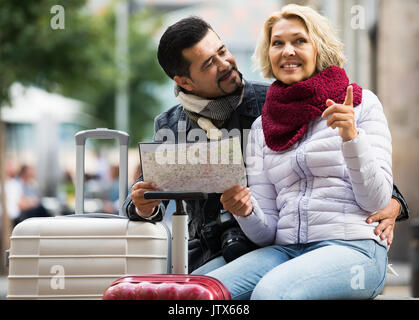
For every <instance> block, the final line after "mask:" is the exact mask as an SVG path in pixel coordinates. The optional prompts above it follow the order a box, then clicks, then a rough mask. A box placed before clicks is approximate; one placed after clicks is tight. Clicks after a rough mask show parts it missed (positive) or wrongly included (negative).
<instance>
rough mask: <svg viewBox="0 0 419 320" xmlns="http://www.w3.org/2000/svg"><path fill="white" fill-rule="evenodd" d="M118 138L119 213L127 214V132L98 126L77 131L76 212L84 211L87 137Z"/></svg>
mask: <svg viewBox="0 0 419 320" xmlns="http://www.w3.org/2000/svg"><path fill="white" fill-rule="evenodd" d="M88 138H92V139H116V140H118V141H119V215H120V216H123V215H125V214H124V213H123V211H122V205H123V203H124V200H125V198H126V196H127V193H128V142H129V135H128V134H127V133H126V132H123V131H118V130H110V129H106V128H98V129H93V130H84V131H80V132H78V133H76V135H75V139H76V207H75V213H76V214H82V213H84V157H85V154H84V153H85V145H86V139H88Z"/></svg>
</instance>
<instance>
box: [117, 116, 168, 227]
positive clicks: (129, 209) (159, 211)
mask: <svg viewBox="0 0 419 320" xmlns="http://www.w3.org/2000/svg"><path fill="white" fill-rule="evenodd" d="M161 118H162V116H160V117H159V116H157V117H156V119H155V120H154V137H153V141H158V140H159V138H160V137H159V136H158V134H159V132H160V128H161ZM140 181H143V175H140V177H139V178H138V179H137V181H135V182H134V184H136V183H138V182H140ZM134 184H133V185H134ZM131 193H132V186H131V188H130V189H129V190H128V196H127V198H126V199H125V201H124V204H123V206H122V209H123V212H125V213H126V215H127V217H128V218H129V219H130V220H133V221H147V222H156V221H162V220H163V216H164V213H165V206H167V204H168V203H169V202H168V201H167V202H162V203H161V204H160V205H159V206H158V207H157V208H156V211H155V212H154V213H153V217H152V218H151V219H146V218H142V217H140V216H139V215H138V214H137V212H136V210H135V205H134V203H133V202H132V199H131Z"/></svg>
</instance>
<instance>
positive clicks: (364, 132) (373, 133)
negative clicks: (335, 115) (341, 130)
mask: <svg viewBox="0 0 419 320" xmlns="http://www.w3.org/2000/svg"><path fill="white" fill-rule="evenodd" d="M358 107H361V108H362V109H361V111H360V115H359V119H358V121H357V129H358V136H357V137H356V138H355V139H353V140H350V141H346V142H343V144H342V152H343V157H344V159H345V162H346V166H347V168H348V172H349V177H350V181H351V184H352V190H353V192H354V194H355V199H356V201H357V203H358V205H359V206H360V207H361V208H362V209H364V210H365V211H368V212H376V211H379V210H381V209H383V208H385V207H386V206H387V205H388V203H389V201H390V199H391V195H392V192H393V175H392V159H391V154H392V147H391V135H390V130H389V128H388V125H387V120H386V117H385V115H384V111H383V107H382V106H381V103H380V101H379V100H378V98H377V97H376V96H375V95H374V94H373V93H372V92H370V91H368V90H364V91H363V102H362V106H358Z"/></svg>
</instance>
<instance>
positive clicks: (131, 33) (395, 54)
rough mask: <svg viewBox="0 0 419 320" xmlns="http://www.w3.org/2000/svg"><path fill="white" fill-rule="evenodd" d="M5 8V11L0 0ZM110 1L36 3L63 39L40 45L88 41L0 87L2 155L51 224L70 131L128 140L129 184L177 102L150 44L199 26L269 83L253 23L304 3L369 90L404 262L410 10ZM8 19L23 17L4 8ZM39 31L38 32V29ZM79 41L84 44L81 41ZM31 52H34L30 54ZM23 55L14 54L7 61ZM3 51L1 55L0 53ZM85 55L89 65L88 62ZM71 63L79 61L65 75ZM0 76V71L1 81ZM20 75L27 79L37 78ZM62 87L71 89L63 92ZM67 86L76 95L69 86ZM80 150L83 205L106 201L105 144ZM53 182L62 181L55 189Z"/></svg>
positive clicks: (413, 138)
mask: <svg viewBox="0 0 419 320" xmlns="http://www.w3.org/2000/svg"><path fill="white" fill-rule="evenodd" d="M8 2H10V3H13V2H14V1H13V0H10V1H5V3H8ZM116 2H117V3H119V6H120V7H119V9H118V7H116V8H115V6H114V4H115V1H110V0H89V1H83V0H78V1H74V3H76V4H73V7H71V6H70V4H69V3H68V2H66V1H58V0H57V1H49V0H44V1H41V2H40V4H39V5H38V6H44V7H42V8H41V9H42V10H44V12H43V15H44V16H45V19H49V18H51V16H52V15H51V13H50V12H49V8H50V7H51V6H52V4H59V3H61V4H62V6H63V7H64V8H65V10H66V25H65V29H64V30H49V32H50V34H51V35H50V38H49V39H51V40H50V41H51V42H53V41H55V40H54V39H55V38H54V37H55V36H57V35H58V34H59V33H60V32H61V35H65V34H66V33H67V34H69V33H70V32H72V31H73V29H75V28H76V27H75V26H76V25H81V27H79V28H86V29H85V30H87V28H89V29H88V30H89V32H90V30H92V31H91V32H92V33H91V34H89V37H90V38H88V37H87V36H86V34H85V33H84V32H83V29H81V30H78V31H79V32H81V33H79V35H80V36H72V37H71V38H69V37H68V39H64V40H63V39H61V38H58V36H57V39H56V41H57V43H60V46H57V48H64V49H65V48H67V47H66V46H64V44H63V43H61V42H59V41H62V42H64V41H68V42H77V41H79V43H75V44H74V45H72V44H71V45H70V44H69V45H68V49H66V51H60V52H57V57H55V56H52V58H50V60H49V61H48V62H47V63H46V67H45V68H43V70H41V68H40V70H39V73H40V74H39V75H36V76H34V77H32V78H27V77H26V73H18V72H16V75H17V76H16V77H15V78H14V79H13V80H14V81H13V85H10V86H7V89H8V90H9V96H10V99H9V101H6V100H4V99H3V100H1V97H0V106H1V119H2V121H3V122H4V123H5V129H6V130H5V133H6V149H5V150H4V151H3V154H2V156H3V157H4V158H8V159H11V160H12V161H14V162H15V163H16V164H19V165H23V164H30V165H32V166H34V167H35V168H36V169H37V173H38V175H37V177H38V184H39V188H40V191H41V193H42V195H43V197H45V198H46V199H47V200H48V199H49V200H50V201H49V202H48V201H46V205H47V206H49V208H50V209H51V210H55V211H54V213H55V214H61V213H62V212H60V210H62V208H63V207H62V202H63V201H64V203H65V205H66V206H67V209H66V210H70V212H71V209H72V208H71V200H72V199H71V197H70V199H68V197H69V195H70V194H71V192H73V191H74V190H73V191H71V188H67V189H65V188H64V189H63V185H65V183H64V182H65V181H68V179H67V180H66V179H65V178H66V177H67V178H68V177H70V179H71V177H72V176H73V175H74V170H75V146H74V134H75V133H76V132H77V131H78V130H80V129H86V128H95V127H109V128H115V129H124V130H126V131H128V133H129V134H130V136H131V148H130V155H129V178H130V179H129V180H130V183H131V182H133V181H134V179H135V178H136V177H137V176H138V174H139V172H138V163H139V156H138V150H137V147H136V144H137V142H139V141H146V140H150V139H151V138H152V134H153V118H154V116H156V115H157V114H159V113H160V112H162V111H164V110H166V109H168V108H170V107H171V106H173V105H174V104H177V101H176V99H175V97H174V95H173V82H172V81H170V79H167V77H166V76H165V75H164V74H163V72H162V71H161V70H160V69H159V66H158V64H157V59H156V55H155V53H156V47H157V44H158V41H159V38H160V36H161V34H162V33H163V32H164V30H165V29H166V28H167V27H168V26H169V25H171V24H172V23H174V22H175V21H177V20H179V19H181V18H183V17H186V16H189V15H198V16H201V17H202V18H204V19H205V20H207V21H208V22H209V23H210V24H211V25H212V26H213V28H214V30H215V31H216V32H217V33H218V34H219V35H220V37H221V38H222V40H223V41H224V42H225V44H226V45H227V47H228V48H229V50H230V51H231V52H232V54H233V55H234V57H235V58H236V61H237V63H238V66H239V69H240V71H241V72H242V73H243V75H244V77H245V78H247V79H249V80H260V81H266V82H270V81H271V80H269V79H262V78H261V76H260V74H259V73H258V71H254V70H253V69H252V64H251V56H252V54H253V50H254V48H255V45H256V40H257V37H258V35H259V33H260V32H261V29H262V27H263V23H264V20H265V19H266V17H267V16H268V15H269V14H270V13H271V12H272V11H274V10H278V9H279V8H280V7H281V6H282V5H285V4H288V3H297V4H303V5H310V6H312V7H313V8H315V9H317V10H319V11H320V12H321V13H322V14H324V15H325V16H326V17H328V18H329V19H330V21H331V22H332V25H333V26H334V27H335V29H336V31H337V32H338V34H339V36H340V38H341V39H342V41H343V43H344V46H345V54H346V57H347V63H346V66H345V69H346V70H347V72H348V74H349V77H350V81H351V82H357V83H359V84H360V85H361V86H362V87H364V88H368V89H370V90H372V91H373V92H375V93H376V94H377V95H378V97H379V99H380V100H381V102H382V104H383V106H384V112H385V114H386V116H387V119H388V122H389V126H390V129H391V133H392V138H393V174H394V181H395V183H396V184H397V186H398V187H399V189H400V190H401V192H402V193H403V195H404V197H405V198H406V200H407V202H408V205H409V208H410V213H411V219H410V220H409V221H407V222H400V223H397V225H396V230H395V238H394V242H393V245H392V246H391V249H390V251H389V257H390V260H391V261H393V262H394V261H395V262H402V263H409V261H410V260H409V259H410V256H409V255H410V250H409V224H410V221H412V219H414V218H416V217H418V215H417V212H418V209H419V193H418V191H417V190H418V187H419V184H418V181H419V165H418V162H419V124H418V123H419V121H418V120H419V119H418V114H419V90H418V89H417V87H418V83H419V56H418V54H417V52H419V17H418V14H419V1H417V0H403V1H398V0H345V1H343V0H307V1H298V0H295V1H286V0H229V1H225V0H206V1H200V0H131V1H119V2H118V1H116ZM13 6H14V7H13ZM33 6H36V4H34V5H33ZM77 6H78V7H77ZM0 10H1V9H0ZM3 10H4V7H3ZM9 10H15V11H16V10H24V9H23V7H19V6H18V5H12V4H10V5H9ZM118 10H119V11H118ZM80 12H82V13H83V15H85V16H87V17H89V19H90V20H92V19H93V20H94V19H96V20H97V21H96V20H95V21H94V23H96V26H98V27H96V28H92V26H91V25H90V24H76V23H74V22H75V21H76V20H72V19H76V17H77V19H78V18H79V14H80ZM115 12H116V13H117V14H115ZM118 12H119V13H118ZM15 13H16V12H15ZM76 13H77V14H76ZM124 21H125V22H128V21H129V23H124ZM33 24H35V22H34V23H33ZM30 26H33V25H32V24H29V23H28V24H27V25H26V26H24V27H23V28H24V29H25V28H28V29H29V28H30ZM45 26H46V27H45V28H48V27H49V24H48V23H47V24H45ZM7 27H8V26H5V27H4V28H7ZM90 28H91V29H90ZM0 29H1V26H0ZM99 29H101V30H103V31H104V32H103V33H105V32H106V34H107V37H108V38H106V37H104V36H103V37H102V36H101V37H99V36H98V34H100V32H99V31H100V30H99ZM3 32H4V31H3ZM86 33H87V32H86ZM1 35H2V34H1V32H0V36H1ZM84 36H86V38H88V39H87V40H88V41H87V40H86V42H83V39H84ZM115 37H116V38H117V39H116V40H115ZM5 38H6V40H7V37H5ZM92 39H93V40H95V41H93V40H92ZM96 39H99V40H98V41H96ZM6 43H7V41H6ZM89 44H92V45H96V46H97V47H100V48H101V50H102V51H100V50H98V51H95V50H93V49H89V48H87V49H89V50H90V51H88V50H85V49H86V47H87V46H88V45H89ZM30 45H31V44H29V46H30ZM44 45H45V46H47V45H48V43H45V44H44ZM66 45H67V44H66ZM2 46H3V43H2ZM34 46H35V44H34ZM37 46H38V44H37V45H36V49H39V48H38V47H37ZM81 49H83V50H81ZM0 50H1V49H0ZM72 50H74V51H72ZM22 51H24V50H23V49H22V48H21V49H19V50H18V51H16V52H17V53H21V52H22ZM84 51H86V55H83V56H81V53H79V52H84ZM39 52H43V51H42V50H40V51H39ZM45 52H46V51H45ZM66 52H68V54H66ZM75 52H77V54H76V53H75ZM115 52H117V57H115ZM2 53H3V54H5V52H4V51H3V52H2V51H0V54H2ZM41 55H42V54H41ZM79 55H80V56H79ZM11 56H12V55H11ZM16 56H17V57H16ZM13 57H16V59H18V58H19V55H18V54H14V55H13ZM32 57H34V55H32ZM92 57H93V60H89V59H90V58H92ZM121 57H123V59H122V58H121ZM76 58H77V59H78V60H77V61H80V62H78V63H77V64H76V65H71V62H72V61H74V60H75V59H76ZM11 59H12V58H10V57H9V60H7V59H6V60H3V61H6V62H3V64H1V61H0V67H1V68H3V69H4V70H6V71H7V68H10V67H11V65H12V62H11V61H13V60H11ZM21 59H22V58H21ZM34 59H36V55H35V58H34ZM54 59H56V60H57V61H55V60H54ZM65 59H67V60H65ZM0 60H1V58H0ZM91 61H94V63H91ZM34 62H37V60H34ZM96 64H97V65H96ZM66 65H71V69H69V70H67V69H65V68H66ZM111 66H112V67H111ZM115 66H117V67H115ZM54 68H55V70H56V71H59V69H60V68H63V69H65V72H67V74H68V75H67V77H66V76H65V74H64V76H63V77H60V76H57V75H56V74H55V73H54V72H45V70H50V69H51V71H54ZM79 69H80V70H79ZM4 70H0V71H1V72H2V74H7V73H6V72H5V71H4ZM41 71H42V72H41ZM30 72H33V73H36V70H35V72H34V70H30ZM65 72H64V73H65ZM77 72H79V73H77ZM92 75H94V76H92ZM40 79H41V80H40ZM45 79H47V80H48V79H51V80H50V81H45ZM69 79H70V80H74V81H73V82H70V83H68V82H69ZM86 79H87V80H88V81H86ZM116 79H119V80H116ZM74 82H75V83H74ZM77 84H82V85H83V86H82V87H78V86H77ZM1 89H2V90H4V88H1ZM117 118H119V120H118V119H117ZM2 134H3V133H2ZM87 150H88V152H87V160H86V161H87V163H86V171H87V174H88V175H89V177H90V178H92V179H91V183H90V184H91V196H92V200H94V199H95V198H96V197H99V195H100V194H102V195H101V197H102V199H106V195H104V194H106V192H105V191H103V190H98V189H97V188H98V186H99V187H100V186H101V184H98V183H97V182H98V181H101V180H100V179H104V180H103V181H105V180H106V181H108V182H109V184H106V185H109V186H111V185H112V183H111V180H112V178H111V177H112V176H111V172H112V169H111V168H112V166H113V165H115V164H117V159H118V157H117V150H118V149H117V148H116V145H115V144H105V145H97V144H95V143H91V144H90V145H89V144H88V147H87ZM113 176H114V175H113ZM58 181H64V182H63V183H62V184H60V183H58ZM95 182H96V183H95ZM103 185H104V184H102V186H103ZM99 189H100V188H99ZM63 190H70V191H68V192H67V191H65V192H64V191H63ZM63 192H64V193H65V194H64V195H63ZM60 197H61V198H60ZM54 199H55V202H54ZM60 203H61V204H60ZM104 207H105V205H104V204H103V202H102V203H99V204H98V203H97V202H92V205H91V210H92V211H95V210H103V208H104ZM107 207H109V206H108V205H107Z"/></svg>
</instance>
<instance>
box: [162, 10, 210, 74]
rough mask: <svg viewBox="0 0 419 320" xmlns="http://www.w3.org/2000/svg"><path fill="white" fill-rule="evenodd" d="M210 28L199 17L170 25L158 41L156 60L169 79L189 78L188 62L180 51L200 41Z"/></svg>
mask: <svg viewBox="0 0 419 320" xmlns="http://www.w3.org/2000/svg"><path fill="white" fill-rule="evenodd" d="M208 30H213V29H212V27H211V26H210V25H209V24H208V23H207V22H205V21H204V20H202V19H201V18H199V17H196V16H192V17H188V18H185V19H182V20H180V21H178V22H176V23H175V24H173V25H171V26H170V27H169V28H167V30H166V31H165V33H164V34H163V36H162V37H161V39H160V43H159V49H158V52H157V58H158V60H159V63H160V65H161V67H162V68H163V70H164V72H166V74H167V75H168V76H169V77H170V78H172V79H173V78H174V76H187V77H189V66H190V64H191V63H190V61H188V60H187V59H185V58H184V57H183V55H182V51H183V50H184V49H187V48H191V47H193V46H194V45H195V44H197V43H198V42H199V41H201V40H202V39H203V38H204V37H205V35H206V34H207V32H208Z"/></svg>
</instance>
